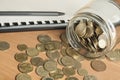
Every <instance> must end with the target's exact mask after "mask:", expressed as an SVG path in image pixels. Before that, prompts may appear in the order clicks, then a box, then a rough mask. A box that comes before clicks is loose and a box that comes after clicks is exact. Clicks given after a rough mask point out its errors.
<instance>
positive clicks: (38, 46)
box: [36, 44, 45, 52]
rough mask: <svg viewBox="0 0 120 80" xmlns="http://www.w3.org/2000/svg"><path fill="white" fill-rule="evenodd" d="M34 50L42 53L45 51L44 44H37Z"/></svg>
mask: <svg viewBox="0 0 120 80" xmlns="http://www.w3.org/2000/svg"><path fill="white" fill-rule="evenodd" d="M36 49H37V50H38V51H40V52H44V51H45V44H37V45H36Z"/></svg>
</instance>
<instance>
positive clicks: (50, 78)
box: [42, 76, 54, 80]
mask: <svg viewBox="0 0 120 80" xmlns="http://www.w3.org/2000/svg"><path fill="white" fill-rule="evenodd" d="M42 80H54V78H52V77H48V76H47V77H43V78H42Z"/></svg>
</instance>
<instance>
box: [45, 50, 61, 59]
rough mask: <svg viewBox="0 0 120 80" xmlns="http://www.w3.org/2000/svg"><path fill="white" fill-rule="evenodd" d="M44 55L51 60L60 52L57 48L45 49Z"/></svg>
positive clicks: (57, 56)
mask: <svg viewBox="0 0 120 80" xmlns="http://www.w3.org/2000/svg"><path fill="white" fill-rule="evenodd" d="M46 55H47V57H48V58H50V59H53V60H54V59H57V58H59V57H60V54H59V52H58V51H57V50H53V51H47V52H46Z"/></svg>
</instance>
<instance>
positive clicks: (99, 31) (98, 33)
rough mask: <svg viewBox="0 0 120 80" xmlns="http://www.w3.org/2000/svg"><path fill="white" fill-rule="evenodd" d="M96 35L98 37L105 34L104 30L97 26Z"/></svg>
mask: <svg viewBox="0 0 120 80" xmlns="http://www.w3.org/2000/svg"><path fill="white" fill-rule="evenodd" d="M95 33H96V34H97V36H99V35H101V34H102V33H103V30H102V29H101V28H100V26H96V29H95Z"/></svg>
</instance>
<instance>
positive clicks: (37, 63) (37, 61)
mask: <svg viewBox="0 0 120 80" xmlns="http://www.w3.org/2000/svg"><path fill="white" fill-rule="evenodd" d="M30 62H31V64H32V65H34V66H43V64H44V60H43V59H42V58H40V57H33V58H31V60H30Z"/></svg>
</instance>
